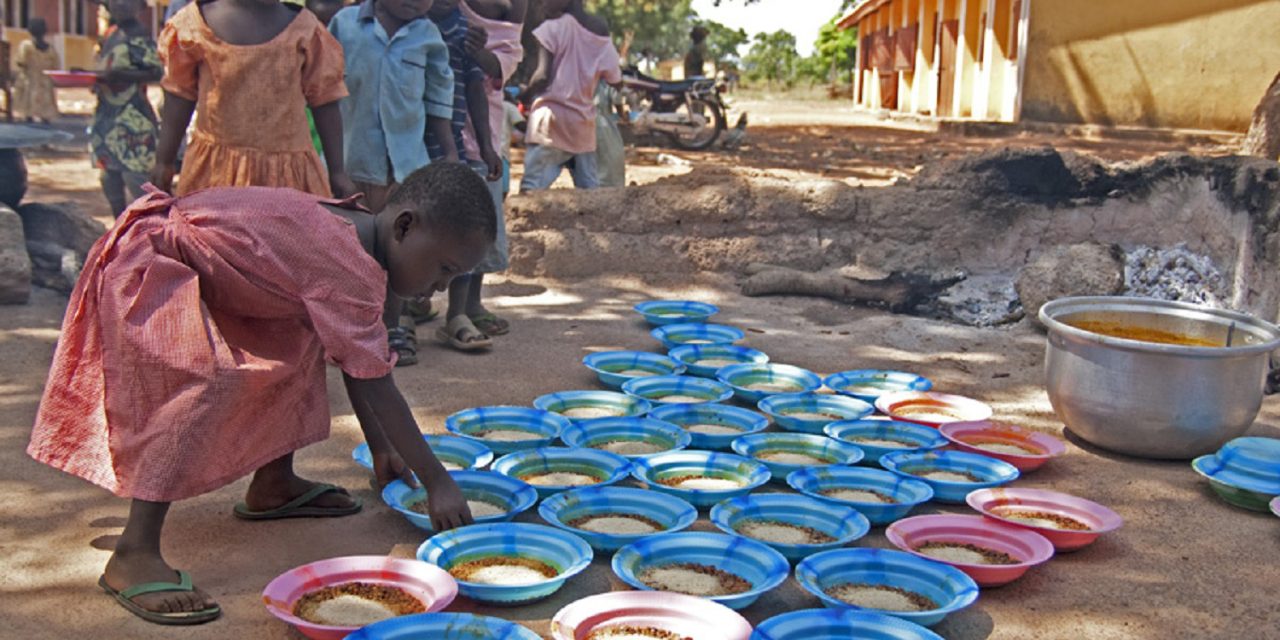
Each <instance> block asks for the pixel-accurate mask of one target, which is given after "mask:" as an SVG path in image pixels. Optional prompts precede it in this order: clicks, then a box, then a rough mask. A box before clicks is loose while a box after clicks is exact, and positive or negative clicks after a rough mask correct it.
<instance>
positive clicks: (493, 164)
mask: <svg viewBox="0 0 1280 640" xmlns="http://www.w3.org/2000/svg"><path fill="white" fill-rule="evenodd" d="M481 146H482V147H483V148H482V149H480V159H481V160H484V165H485V166H486V167H488V168H489V175H487V176H485V179H486V180H488V181H489V182H497V181H499V180H501V179H502V158H499V157H498V154H496V153H494V152H493V146H492V145H488V144H486V145H481Z"/></svg>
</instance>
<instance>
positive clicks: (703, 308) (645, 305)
mask: <svg viewBox="0 0 1280 640" xmlns="http://www.w3.org/2000/svg"><path fill="white" fill-rule="evenodd" d="M634 309H635V310H636V312H637V313H639V314H640V315H642V316H644V319H645V320H646V321H648V322H649V324H651V325H653V326H655V327H660V326H666V325H669V324H688V323H691V322H706V321H707V318H710V317H711V316H714V315H715V314H717V313H720V307H717V306H715V305H714V304H707V303H706V302H694V301H693V300H650V301H648V302H641V303H640V304H638V305H636V306H635V307H634Z"/></svg>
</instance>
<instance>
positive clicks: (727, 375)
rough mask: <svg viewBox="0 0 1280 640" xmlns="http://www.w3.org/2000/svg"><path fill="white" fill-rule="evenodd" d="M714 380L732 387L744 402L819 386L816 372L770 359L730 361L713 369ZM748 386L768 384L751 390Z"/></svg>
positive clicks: (749, 402)
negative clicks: (737, 362)
mask: <svg viewBox="0 0 1280 640" xmlns="http://www.w3.org/2000/svg"><path fill="white" fill-rule="evenodd" d="M716 379H717V380H719V381H721V382H723V383H725V384H727V385H729V386H730V387H732V388H733V393H734V395H736V396H738V399H739V400H742V401H743V402H746V403H748V404H752V405H754V404H756V403H758V402H760V401H761V400H764V399H765V398H767V397H769V396H775V395H778V394H786V393H806V392H809V391H817V390H818V389H821V388H822V378H820V377H818V374H816V373H814V372H812V371H809V370H808V369H801V368H800V367H793V366H791V365H789V364H776V363H772V362H765V363H755V362H753V363H748V364H731V365H729V366H727V367H722V368H721V369H720V370H718V371H716ZM752 385H772V386H770V387H769V388H761V389H753V388H750V387H751V386H752Z"/></svg>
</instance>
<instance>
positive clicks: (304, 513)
mask: <svg viewBox="0 0 1280 640" xmlns="http://www.w3.org/2000/svg"><path fill="white" fill-rule="evenodd" d="M328 493H341V494H344V495H346V493H347V492H346V490H345V489H343V488H342V487H339V486H337V485H333V484H328V483H321V484H317V485H316V486H314V487H311V489H310V490H308V491H307V492H306V493H304V494H302V495H300V496H298V497H296V498H294V499H293V500H290V501H289V502H286V503H285V504H282V505H280V506H278V507H276V508H274V509H267V510H266V511H251V510H250V509H249V505H247V504H245V503H243V502H241V503H239V504H237V505H236V506H235V509H233V513H235V516H236V517H237V518H240V519H241V520H281V519H284V518H340V517H342V516H349V515H353V514H356V513H359V512H360V509H361V508H362V507H363V506H364V505H363V503H361V502H360V498H357V497H355V496H351V500H352V505H351V506H349V507H317V506H313V505H311V501H312V500H315V499H316V498H319V497H320V496H322V495H325V494H328Z"/></svg>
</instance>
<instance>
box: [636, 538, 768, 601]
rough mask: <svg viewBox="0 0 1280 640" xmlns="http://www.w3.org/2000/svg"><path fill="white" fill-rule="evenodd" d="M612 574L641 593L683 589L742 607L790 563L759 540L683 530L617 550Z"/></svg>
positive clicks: (681, 590)
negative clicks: (684, 531)
mask: <svg viewBox="0 0 1280 640" xmlns="http://www.w3.org/2000/svg"><path fill="white" fill-rule="evenodd" d="M613 572H614V574H616V575H617V576H618V578H619V579H621V580H622V581H623V582H625V583H627V584H629V585H631V586H632V587H634V588H636V589H640V590H642V591H666V592H670V593H681V594H684V595H689V596H697V597H699V598H707V599H709V600H712V601H714V602H718V603H720V604H722V605H724V606H726V607H729V608H730V609H741V608H743V607H746V606H749V605H750V604H752V603H753V602H755V601H756V600H757V599H759V598H760V596H762V595H764V594H765V593H768V592H769V591H772V590H773V589H775V588H777V587H778V586H779V585H781V584H782V583H783V582H784V581H785V580H786V579H787V576H788V575H789V574H790V572H791V565H790V564H789V563H788V562H787V559H786V558H784V557H783V556H782V554H781V553H778V552H777V551H774V550H773V549H771V548H769V546H768V545H766V544H764V543H762V542H756V541H755V540H751V539H749V538H743V537H740V536H729V535H724V534H720V533H688V532H686V533H673V534H671V535H664V536H651V537H648V538H644V539H642V540H639V541H636V542H633V543H631V544H629V545H627V546H625V547H623V548H621V549H619V550H618V552H617V553H615V554H614V555H613Z"/></svg>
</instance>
